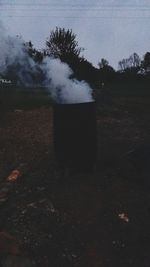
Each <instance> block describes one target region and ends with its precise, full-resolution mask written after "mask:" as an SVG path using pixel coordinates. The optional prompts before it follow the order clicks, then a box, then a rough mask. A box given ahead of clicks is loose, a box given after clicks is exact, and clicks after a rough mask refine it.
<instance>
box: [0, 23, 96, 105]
mask: <svg viewBox="0 0 150 267" xmlns="http://www.w3.org/2000/svg"><path fill="white" fill-rule="evenodd" d="M72 74H73V72H72V70H71V69H70V67H69V66H68V65H67V64H65V63H62V62H61V61H60V60H59V59H53V58H50V57H45V58H44V60H43V62H42V63H37V62H35V61H34V60H33V59H32V58H31V56H29V53H28V49H27V47H26V46H25V42H24V41H23V40H22V38H21V37H13V36H10V35H8V32H7V31H6V29H5V28H4V26H3V25H2V23H1V22H0V75H1V76H5V75H7V76H9V77H8V78H9V79H10V78H11V77H12V76H13V77H15V80H16V83H17V84H18V85H19V84H20V85H23V86H28V87H29V86H34V85H35V86H38V85H42V86H45V87H46V88H48V91H49V93H50V95H51V96H52V97H53V99H54V100H55V101H56V102H58V103H82V102H90V101H93V99H92V89H91V88H90V86H89V85H88V84H87V83H86V82H85V81H78V80H76V79H71V76H72ZM37 77H42V78H41V79H37Z"/></svg>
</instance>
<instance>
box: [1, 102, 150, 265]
mask: <svg viewBox="0 0 150 267" xmlns="http://www.w3.org/2000/svg"><path fill="white" fill-rule="evenodd" d="M149 109H150V98H144V97H143V98H135V97H134V98H133V97H130V98H123V97H122V98H120V97H115V98H114V99H113V102H112V104H110V105H103V106H101V105H100V104H98V105H97V136H98V159H97V162H96V166H95V169H94V170H93V171H91V172H80V173H79V172H76V173H75V172H71V171H70V172H62V170H60V169H59V168H58V166H57V163H56V161H55V157H54V148H53V116H52V115H53V109H52V107H49V108H47V107H41V108H38V109H32V110H12V111H9V112H5V113H3V114H1V117H0V182H1V184H0V266H2V267H12V266H15V267H30V266H37V267H38V266H39V267H47V266H52V267H67V266H68V267H71V266H75V267H101V266H102V267H110V266H111V267H112V266H115V267H117V266H118V267H127V266H132V267H138V266H139V267H149V266H150V254H149V250H150V194H149V193H150V181H149V173H150V136H149V132H150V123H149V122H150V112H149ZM14 170H17V171H18V173H17V175H16V176H15V179H14V181H8V177H10V174H11V173H12V171H14ZM16 178H17V179H16Z"/></svg>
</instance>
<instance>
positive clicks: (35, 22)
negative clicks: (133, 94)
mask: <svg viewBox="0 0 150 267" xmlns="http://www.w3.org/2000/svg"><path fill="white" fill-rule="evenodd" d="M0 20H1V21H2V22H3V24H4V26H5V27H6V28H7V29H8V30H9V33H10V34H12V35H21V36H22V37H23V39H24V40H25V41H29V40H31V41H32V42H33V44H34V46H35V47H36V48H44V47H45V41H46V39H47V37H48V36H49V33H50V31H51V30H53V29H55V27H56V26H58V27H65V28H66V29H68V28H69V29H72V30H73V32H74V33H75V34H76V35H77V40H78V43H79V46H81V47H83V48H85V51H84V56H85V58H86V59H87V60H89V61H90V62H92V63H93V64H94V65H95V66H97V63H98V62H99V61H100V59H101V58H102V57H103V58H106V59H107V60H108V61H109V63H110V64H111V65H112V66H113V67H115V68H116V69H117V67H118V61H119V60H121V59H123V58H126V57H128V56H129V55H131V54H132V53H133V52H136V53H138V54H139V55H140V56H141V57H142V56H143V55H144V54H145V52H147V51H150V0H126V1H124V0H101V1H100V0H86V1H85V0H76V1H73V0H41V1H40V0H26V1H25V0H0Z"/></svg>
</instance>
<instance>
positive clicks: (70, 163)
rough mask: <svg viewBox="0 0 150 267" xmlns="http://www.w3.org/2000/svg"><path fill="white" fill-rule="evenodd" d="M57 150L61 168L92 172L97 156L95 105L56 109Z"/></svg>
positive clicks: (71, 105)
mask: <svg viewBox="0 0 150 267" xmlns="http://www.w3.org/2000/svg"><path fill="white" fill-rule="evenodd" d="M53 114H54V117H53V123H54V148H55V155H56V159H57V160H58V162H59V163H60V165H62V166H64V167H71V168H75V169H76V168H77V169H78V168H80V169H82V168H83V169H85V168H91V167H93V165H94V164H95V161H96V154H97V138H96V136H97V135H96V103H95V102H94V101H93V102H86V103H80V104H78V103H77V104H55V105H54V113H53Z"/></svg>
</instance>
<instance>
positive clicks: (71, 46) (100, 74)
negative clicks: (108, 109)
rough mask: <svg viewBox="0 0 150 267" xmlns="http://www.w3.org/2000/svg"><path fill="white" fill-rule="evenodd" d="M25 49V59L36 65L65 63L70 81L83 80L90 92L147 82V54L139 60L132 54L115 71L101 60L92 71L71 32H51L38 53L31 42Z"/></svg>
mask: <svg viewBox="0 0 150 267" xmlns="http://www.w3.org/2000/svg"><path fill="white" fill-rule="evenodd" d="M25 47H26V49H27V52H28V55H29V56H30V57H31V58H32V59H33V60H34V61H35V62H38V63H39V64H41V63H42V61H43V59H44V58H45V57H51V58H58V59H60V60H61V61H62V62H64V63H67V64H68V65H69V66H70V67H71V69H72V70H73V73H74V74H73V77H72V78H77V79H78V80H85V81H87V82H88V83H89V84H90V85H91V86H92V87H93V88H96V87H99V86H100V85H101V84H104V83H106V84H108V85H110V84H111V83H119V82H124V81H126V82H129V81H136V82H138V81H139V79H140V80H141V81H142V82H143V79H144V80H148V81H149V80H150V52H146V53H145V55H144V56H143V59H141V58H140V56H139V55H138V54H137V53H133V54H132V55H130V56H129V57H128V58H124V59H122V60H120V61H119V62H118V70H117V71H116V70H115V69H114V68H113V67H112V66H111V65H110V64H109V62H108V60H107V59H104V58H102V59H101V60H100V61H99V62H98V67H97V68H96V67H94V66H93V65H92V63H91V62H89V61H88V60H86V59H85V57H84V56H83V51H84V48H82V47H80V46H79V44H78V42H77V40H76V34H74V33H73V31H72V30H71V29H65V28H59V27H56V28H55V29H54V30H52V31H51V32H50V35H49V37H48V38H47V40H46V47H45V48H44V49H43V50H42V51H38V50H37V49H36V48H34V46H33V44H32V42H31V41H29V42H27V43H25ZM93 53H94V51H93Z"/></svg>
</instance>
